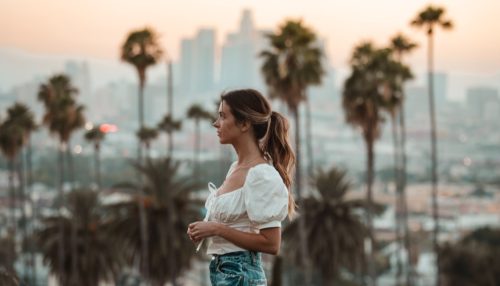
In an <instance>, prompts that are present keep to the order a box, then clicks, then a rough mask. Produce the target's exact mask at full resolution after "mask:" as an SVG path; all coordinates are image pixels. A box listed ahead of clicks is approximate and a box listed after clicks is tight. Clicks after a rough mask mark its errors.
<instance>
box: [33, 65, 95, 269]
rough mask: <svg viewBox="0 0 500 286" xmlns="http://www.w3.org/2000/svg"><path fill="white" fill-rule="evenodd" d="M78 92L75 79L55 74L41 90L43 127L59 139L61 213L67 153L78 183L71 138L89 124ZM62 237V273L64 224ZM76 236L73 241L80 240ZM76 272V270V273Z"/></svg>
mask: <svg viewBox="0 0 500 286" xmlns="http://www.w3.org/2000/svg"><path fill="white" fill-rule="evenodd" d="M77 92H78V91H77V89H76V88H74V87H73V85H72V83H71V80H70V78H69V77H68V76H66V75H64V74H60V75H55V76H53V77H51V78H50V79H49V81H48V82H47V83H45V84H42V85H41V86H40V88H39V91H38V99H39V100H40V101H42V103H43V104H44V106H45V114H44V116H43V124H45V125H46V126H47V127H48V129H49V132H50V133H52V134H54V135H56V136H57V137H58V139H59V164H58V165H59V184H58V195H59V198H61V199H60V205H59V206H58V208H59V211H60V212H61V211H62V207H63V206H64V196H63V183H64V153H65V151H66V156H67V159H68V163H69V173H70V180H71V182H72V184H73V182H74V170H73V164H72V159H71V147H70V146H69V145H70V144H69V141H70V138H71V135H72V134H73V133H74V132H75V131H76V130H78V129H80V128H82V127H83V125H84V124H85V117H84V115H83V111H84V107H83V105H79V104H78V103H77V102H76V100H75V98H74V96H75V95H76V94H77ZM59 235H60V236H61V237H60V239H59V242H60V243H59V244H60V245H59V255H60V259H59V260H58V261H59V263H60V265H59V272H60V273H62V271H63V269H64V264H63V261H64V260H63V255H64V245H63V239H64V238H63V236H64V225H63V224H62V221H61V225H60V232H59ZM74 236H75V233H73V241H75V240H76V238H75V237H74ZM72 248H73V252H76V249H75V245H73V247H72ZM76 257H77V254H76V253H74V255H73V259H75V260H74V261H73V267H76V265H75V264H76V259H77V258H76ZM73 273H76V271H73Z"/></svg>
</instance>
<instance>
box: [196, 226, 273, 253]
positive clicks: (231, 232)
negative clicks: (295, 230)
mask: <svg viewBox="0 0 500 286" xmlns="http://www.w3.org/2000/svg"><path fill="white" fill-rule="evenodd" d="M187 233H188V235H189V237H190V238H191V240H192V241H193V242H194V243H197V242H199V241H200V240H202V239H204V238H207V237H210V236H220V237H222V238H224V239H226V240H227V241H229V242H231V243H233V244H235V245H236V246H238V247H241V248H244V249H247V250H250V251H258V252H264V253H269V254H273V255H277V254H278V252H279V249H280V243H281V228H279V227H273V228H265V229H261V230H260V233H248V232H244V231H240V230H237V229H234V228H231V227H229V226H226V225H224V224H221V223H217V222H213V221H210V222H204V221H197V222H193V223H191V224H190V225H189V227H188V231H187Z"/></svg>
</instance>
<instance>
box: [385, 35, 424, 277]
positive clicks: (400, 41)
mask: <svg viewBox="0 0 500 286" xmlns="http://www.w3.org/2000/svg"><path fill="white" fill-rule="evenodd" d="M417 46H418V45H417V44H416V43H414V42H412V41H411V40H410V39H409V38H407V37H406V36H404V35H403V34H397V35H395V36H394V37H393V38H392V39H391V44H390V47H391V49H392V50H393V51H394V53H395V57H396V61H397V62H399V63H400V64H403V56H404V55H405V54H408V53H410V52H411V51H412V50H413V49H415V48H416V47H417ZM401 80H403V79H401ZM401 84H404V83H403V82H401ZM398 93H399V97H400V98H401V102H402V103H401V105H400V106H399V112H398V117H399V134H400V137H399V140H400V141H399V144H398V145H399V147H398V148H399V151H398V152H399V156H400V157H399V162H398V164H399V168H398V169H399V170H398V173H399V184H398V185H397V187H398V188H399V189H398V193H399V194H400V195H401V198H400V203H401V208H400V209H401V211H402V214H403V218H402V225H403V237H404V245H405V248H406V252H407V253H408V255H409V254H410V253H411V252H410V247H411V246H410V231H409V229H408V204H407V200H406V126H405V105H404V99H405V95H404V88H401V90H399V91H398ZM412 281H413V266H412V264H411V259H408V271H407V273H406V284H407V285H412V284H413V282H412Z"/></svg>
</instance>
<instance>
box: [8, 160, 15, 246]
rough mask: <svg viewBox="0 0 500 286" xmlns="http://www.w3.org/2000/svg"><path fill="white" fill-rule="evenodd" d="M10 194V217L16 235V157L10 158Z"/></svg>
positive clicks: (13, 232)
mask: <svg viewBox="0 0 500 286" xmlns="http://www.w3.org/2000/svg"><path fill="white" fill-rule="evenodd" d="M8 165H9V167H8V168H9V196H10V219H11V224H12V235H13V237H14V241H15V237H16V228H17V227H16V224H17V222H16V189H15V186H14V159H9V162H8Z"/></svg>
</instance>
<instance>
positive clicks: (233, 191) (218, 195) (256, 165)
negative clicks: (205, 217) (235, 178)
mask: <svg viewBox="0 0 500 286" xmlns="http://www.w3.org/2000/svg"><path fill="white" fill-rule="evenodd" d="M236 162H237V161H234V162H233V164H232V165H234V163H236ZM260 165H268V166H271V164H270V163H268V162H264V163H259V164H255V165H253V166H252V167H250V169H248V172H247V175H246V177H245V181H244V182H243V186H241V187H239V188H236V189H234V190H232V191H229V192H225V193H222V194H219V188H220V186H219V188H217V192H216V193H215V197H216V198H219V197H222V196H224V195H228V194H231V193H237V192H238V191H241V190H243V188H244V187H245V184H246V183H247V179H248V174H249V173H250V170H252V169H254V168H255V167H258V166H260Z"/></svg>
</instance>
